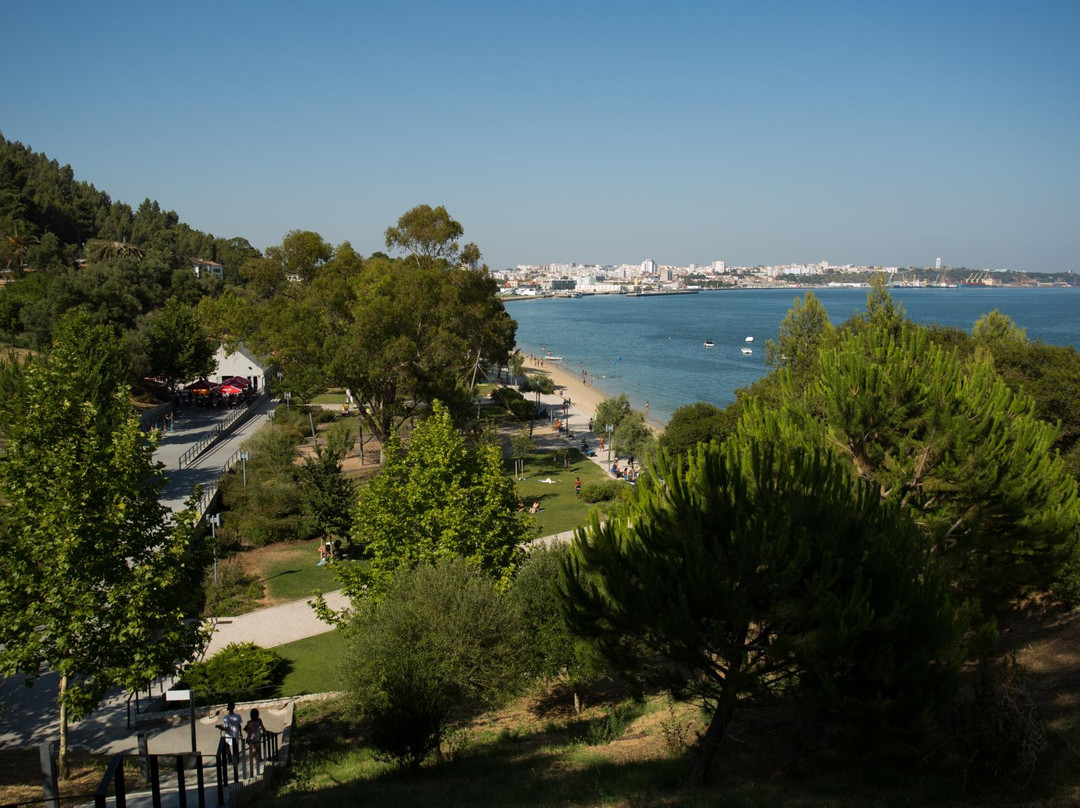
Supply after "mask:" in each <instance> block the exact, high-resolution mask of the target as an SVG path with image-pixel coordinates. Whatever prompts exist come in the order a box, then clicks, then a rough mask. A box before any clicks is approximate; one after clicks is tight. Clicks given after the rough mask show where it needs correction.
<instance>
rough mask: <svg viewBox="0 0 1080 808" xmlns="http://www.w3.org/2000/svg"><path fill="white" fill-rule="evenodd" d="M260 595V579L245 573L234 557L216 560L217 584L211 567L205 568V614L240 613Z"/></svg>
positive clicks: (248, 608) (261, 591) (261, 589)
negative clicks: (215, 584)
mask: <svg viewBox="0 0 1080 808" xmlns="http://www.w3.org/2000/svg"><path fill="white" fill-rule="evenodd" d="M262 595H263V585H262V581H260V580H259V578H258V577H257V576H255V575H248V574H246V573H245V572H244V570H243V568H242V567H241V566H240V562H239V561H237V560H236V559H235V558H230V559H222V560H221V561H219V562H218V582H217V586H214V571H213V569H209V570H207V572H206V576H205V577H204V579H203V599H204V604H205V605H204V607H203V608H204V610H205V612H206V613H207V614H214V615H224V614H228V615H237V614H242V613H243V612H246V611H250V609H251V608H252V603H253V601H257V600H258V599H259V598H261V597H262Z"/></svg>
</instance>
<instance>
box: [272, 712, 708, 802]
mask: <svg viewBox="0 0 1080 808" xmlns="http://www.w3.org/2000/svg"><path fill="white" fill-rule="evenodd" d="M568 732H569V730H568V729H566V730H563V731H562V732H560V733H557V734H556V733H552V732H548V731H536V732H532V733H528V734H524V735H515V736H514V737H512V738H504V739H500V740H498V741H496V742H494V743H492V744H486V745H484V746H482V747H479V748H476V749H472V750H466V751H465V752H464V753H462V754H461V755H460V757H458V758H456V759H454V760H451V761H446V762H443V763H439V764H429V765H427V766H425V767H423V768H421V769H420V771H418V772H416V773H413V774H408V773H405V772H402V771H399V770H397V769H394V768H385V769H383V770H382V771H379V772H377V773H375V774H373V775H371V776H368V777H364V778H362V779H360V780H356V781H354V782H350V783H343V784H340V785H334V786H331V787H329V788H321V789H319V790H318V792H317V799H318V802H319V805H320V806H337V805H341V806H349V807H350V808H351V807H352V806H355V805H359V804H363V805H365V806H400V805H424V806H461V805H484V806H509V807H516V806H537V805H592V804H600V803H604V802H609V801H619V800H620V799H624V800H625V799H627V798H629V799H630V804H640V805H651V804H656V803H657V802H659V801H660V798H661V797H663V802H664V804H665V805H676V806H678V805H687V806H690V805H699V804H701V803H699V802H698V801H697V799H696V795H691V796H693V797H694V800H693V801H691V802H680V801H678V800H676V801H672V800H671V795H672V793H673V792H674V791H677V790H678V786H679V782H680V780H681V778H682V777H683V776H684V774H685V768H684V766H683V764H682V762H681V761H670V760H647V761H634V762H615V761H612V760H609V759H606V758H604V757H603V756H601V755H598V754H595V753H592V752H591V751H585V752H583V753H580V754H579V755H578V757H577V759H575V760H573V761H568V752H567V749H566V748H565V745H566V744H567V743H571V744H572V743H573V741H572V739H570V738H569V735H568ZM345 748H347V745H346V746H343V747H339V751H343V750H344V749H345ZM354 748H355V747H354ZM322 752H323V750H321V749H320V753H322ZM326 754H328V755H329V754H330V751H329V750H327V751H326ZM313 796H315V795H314V794H313V793H312V792H308V793H297V794H292V795H289V796H287V797H285V798H283V799H282V800H280V801H279V802H277V803H276V804H277V805H291V804H294V803H295V804H297V805H301V804H303V805H307V804H309V803H310V801H311V799H312V797H313Z"/></svg>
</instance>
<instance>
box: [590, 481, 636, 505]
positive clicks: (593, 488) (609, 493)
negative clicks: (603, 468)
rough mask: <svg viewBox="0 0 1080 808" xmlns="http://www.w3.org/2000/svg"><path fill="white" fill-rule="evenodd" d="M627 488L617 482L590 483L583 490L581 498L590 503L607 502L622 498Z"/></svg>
mask: <svg viewBox="0 0 1080 808" xmlns="http://www.w3.org/2000/svg"><path fill="white" fill-rule="evenodd" d="M625 488H626V486H625V485H623V484H622V483H619V482H616V481H615V480H604V481H603V482H599V483H590V484H589V485H586V486H585V487H583V488H582V489H581V498H582V499H583V500H585V501H586V502H590V503H593V502H607V501H609V500H613V499H618V498H619V497H621V496H622V493H623V490H624V489H625Z"/></svg>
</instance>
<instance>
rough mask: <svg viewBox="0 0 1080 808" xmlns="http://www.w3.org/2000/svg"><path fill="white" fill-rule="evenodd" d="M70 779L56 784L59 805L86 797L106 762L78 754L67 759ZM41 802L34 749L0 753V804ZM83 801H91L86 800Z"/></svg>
mask: <svg viewBox="0 0 1080 808" xmlns="http://www.w3.org/2000/svg"><path fill="white" fill-rule="evenodd" d="M70 762H71V777H69V778H67V779H66V780H61V781H60V800H61V803H62V804H70V803H68V802H67V801H68V800H70V799H72V798H75V797H90V796H92V795H93V793H94V791H95V790H96V789H97V787H98V786H99V785H100V784H101V778H102V777H103V776H104V774H105V768H106V766H107V765H108V759H107V758H105V757H99V756H96V755H87V754H84V753H81V752H72V753H71V757H70ZM40 800H41V758H40V754H39V752H38V750H37V749H3V750H0V805H9V804H12V803H17V802H34V801H40ZM86 801H91V800H90V799H88V800H86Z"/></svg>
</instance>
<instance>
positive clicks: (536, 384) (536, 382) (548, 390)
mask: <svg viewBox="0 0 1080 808" xmlns="http://www.w3.org/2000/svg"><path fill="white" fill-rule="evenodd" d="M518 388H519V389H520V390H521V392H523V393H529V392H533V391H536V392H538V393H543V394H544V395H550V394H552V393H554V392H555V382H554V381H552V379H551V377H550V376H526V377H525V381H523V382H522V383H521V384H520V385H519V386H518Z"/></svg>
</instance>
